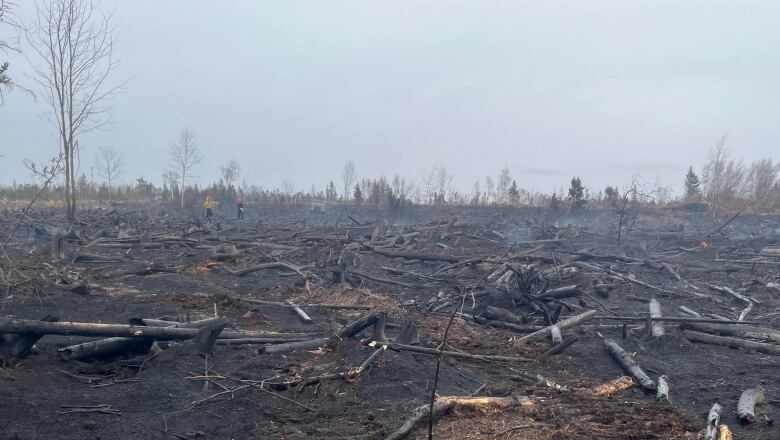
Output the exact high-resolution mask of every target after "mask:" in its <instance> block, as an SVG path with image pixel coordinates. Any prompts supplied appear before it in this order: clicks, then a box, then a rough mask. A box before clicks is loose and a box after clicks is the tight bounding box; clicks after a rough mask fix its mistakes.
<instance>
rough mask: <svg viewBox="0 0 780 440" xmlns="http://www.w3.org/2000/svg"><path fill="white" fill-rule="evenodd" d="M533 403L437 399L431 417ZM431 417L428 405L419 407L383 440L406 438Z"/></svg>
mask: <svg viewBox="0 0 780 440" xmlns="http://www.w3.org/2000/svg"><path fill="white" fill-rule="evenodd" d="M532 404H533V401H532V400H531V399H530V398H528V397H525V396H519V397H439V398H438V399H436V402H434V404H433V414H432V417H433V418H434V419H435V418H437V417H441V416H442V415H444V414H446V413H447V412H449V411H450V410H451V409H453V408H455V407H459V408H468V409H473V410H479V409H493V410H497V409H498V410H505V409H509V408H515V407H518V406H529V405H532ZM429 415H431V408H430V405H428V404H425V405H422V406H419V407H417V408H415V409H414V411H412V414H411V415H410V416H409V417H408V418H407V419H406V421H405V422H404V424H403V425H401V427H400V428H398V430H396V431H395V432H393V433H392V434H390V435H388V436H387V437H385V440H400V439H403V438H406V437H407V436H408V435H409V434H411V433H412V431H414V429H415V428H416V427H417V425H418V424H419V423H420V422H421V421H422V420H424V419H426V418H427V417H428V416H429Z"/></svg>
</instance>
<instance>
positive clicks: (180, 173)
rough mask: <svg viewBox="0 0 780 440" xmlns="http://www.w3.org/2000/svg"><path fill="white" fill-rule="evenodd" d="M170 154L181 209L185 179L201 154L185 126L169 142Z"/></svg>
mask: <svg viewBox="0 0 780 440" xmlns="http://www.w3.org/2000/svg"><path fill="white" fill-rule="evenodd" d="M169 154H170V156H171V167H172V168H173V169H174V170H175V172H176V175H177V177H178V178H179V200H180V206H181V209H182V210H183V209H184V186H185V184H186V183H187V179H189V178H190V177H193V176H192V170H193V168H195V166H196V165H198V164H199V163H200V162H201V161H202V160H203V156H202V155H201V154H200V151H198V146H197V145H195V134H194V133H193V132H192V130H191V129H190V128H189V127H187V126H185V127H184V128H182V129H181V131H180V132H179V139H178V140H177V141H176V142H175V143H173V144H171V147H170V149H169Z"/></svg>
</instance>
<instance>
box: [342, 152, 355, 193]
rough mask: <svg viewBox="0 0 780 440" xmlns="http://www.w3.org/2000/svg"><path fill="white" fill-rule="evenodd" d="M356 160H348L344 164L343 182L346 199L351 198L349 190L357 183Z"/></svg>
mask: <svg viewBox="0 0 780 440" xmlns="http://www.w3.org/2000/svg"><path fill="white" fill-rule="evenodd" d="M355 179H356V176H355V162H352V161H351V160H348V161H347V162H346V163H345V164H344V169H342V170H341V182H342V183H343V184H344V201H345V202H346V201H348V200H349V191H350V190H351V189H352V184H353V183H355Z"/></svg>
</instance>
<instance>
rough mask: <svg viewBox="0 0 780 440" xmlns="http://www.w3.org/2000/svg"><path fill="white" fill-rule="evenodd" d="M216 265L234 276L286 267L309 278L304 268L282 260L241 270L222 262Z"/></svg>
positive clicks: (285, 268)
mask: <svg viewBox="0 0 780 440" xmlns="http://www.w3.org/2000/svg"><path fill="white" fill-rule="evenodd" d="M216 267H219V268H220V270H222V271H224V272H225V273H227V274H230V275H233V276H237V277H243V276H246V275H249V274H250V273H254V272H257V271H259V270H268V269H284V270H288V271H290V272H295V273H297V274H298V275H300V276H301V277H303V278H304V279H305V278H308V277H307V276H306V274H305V273H303V268H300V267H298V266H293V265H292V264H289V263H284V262H282V261H274V262H272V263H263V264H258V265H255V266H251V267H247V268H245V269H239V270H232V269H230V268H228V267H227V266H225V265H222V264H220V265H218V266H216Z"/></svg>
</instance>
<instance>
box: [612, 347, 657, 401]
mask: <svg viewBox="0 0 780 440" xmlns="http://www.w3.org/2000/svg"><path fill="white" fill-rule="evenodd" d="M604 345H605V346H606V347H607V350H609V354H611V355H612V358H613V359H615V361H617V363H618V364H620V366H621V367H623V370H625V371H626V372H627V373H628V374H630V375H631V376H632V377H633V378H634V379H636V380H637V382H639V384H640V385H641V386H642V388H644V389H645V391H653V392H654V391H656V388H657V387H656V385H655V382H653V380H652V379H650V377H649V376H648V375H647V374H645V372H644V371H642V368H640V367H639V364H638V363H637V362H636V361H635V360H634V358H632V357H631V355H629V354H628V353H626V351H625V350H623V348H622V347H621V346H620V345H618V344H617V343H616V342H615V341H612V340H609V339H604Z"/></svg>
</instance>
